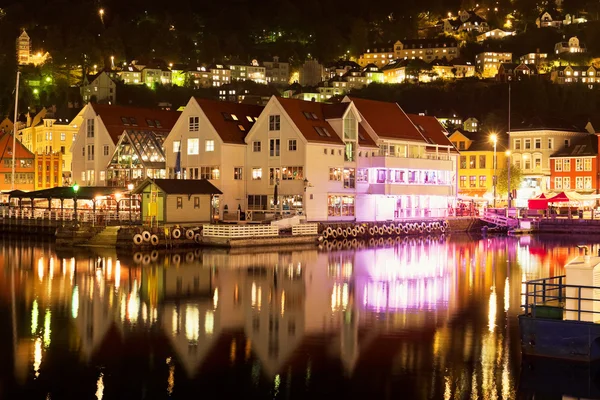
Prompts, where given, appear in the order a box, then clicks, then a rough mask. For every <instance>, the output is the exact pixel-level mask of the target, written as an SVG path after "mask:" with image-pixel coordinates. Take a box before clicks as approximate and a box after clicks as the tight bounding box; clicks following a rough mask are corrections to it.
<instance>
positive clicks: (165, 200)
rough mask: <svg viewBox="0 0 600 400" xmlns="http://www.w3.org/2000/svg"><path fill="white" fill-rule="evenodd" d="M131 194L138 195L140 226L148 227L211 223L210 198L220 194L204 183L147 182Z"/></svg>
mask: <svg viewBox="0 0 600 400" xmlns="http://www.w3.org/2000/svg"><path fill="white" fill-rule="evenodd" d="M132 193H133V194H139V195H140V198H141V206H140V210H141V213H142V214H141V216H142V222H143V223H144V224H146V225H150V226H152V225H155V224H161V225H162V224H167V225H173V224H188V223H189V224H191V223H196V224H197V223H202V222H211V221H212V216H211V209H212V203H213V202H212V197H213V196H214V195H219V194H222V193H221V191H220V190H219V189H217V188H216V187H215V186H214V185H213V184H212V183H210V182H209V181H208V180H206V179H200V180H178V179H151V178H147V179H146V180H144V181H143V182H142V183H140V184H139V185H138V186H137V187H136V188H135V189H134V190H133V191H132Z"/></svg>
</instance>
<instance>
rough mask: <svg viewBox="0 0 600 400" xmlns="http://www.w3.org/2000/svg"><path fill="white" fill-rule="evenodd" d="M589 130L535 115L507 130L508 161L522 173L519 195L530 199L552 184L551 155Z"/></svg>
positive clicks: (567, 146)
mask: <svg viewBox="0 0 600 400" xmlns="http://www.w3.org/2000/svg"><path fill="white" fill-rule="evenodd" d="M586 135H588V132H587V131H586V130H585V129H583V128H579V127H577V126H574V125H572V124H570V123H569V122H567V121H564V120H561V119H559V118H541V117H535V118H532V119H529V120H525V121H522V122H520V123H516V124H515V125H514V126H513V127H512V129H511V132H510V141H509V149H510V151H511V162H512V163H513V164H514V165H515V166H517V167H519V168H520V169H521V171H522V173H523V182H522V183H521V187H520V188H519V191H518V192H517V196H518V198H519V199H529V198H531V197H533V196H535V195H537V194H539V193H540V192H546V191H548V190H550V189H551V188H552V186H551V183H550V176H551V164H550V157H551V156H552V155H553V154H555V153H556V152H557V151H560V150H563V149H564V148H569V147H571V145H572V143H573V142H574V141H575V140H577V139H579V138H582V137H584V136H586Z"/></svg>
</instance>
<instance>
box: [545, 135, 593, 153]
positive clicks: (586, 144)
mask: <svg viewBox="0 0 600 400" xmlns="http://www.w3.org/2000/svg"><path fill="white" fill-rule="evenodd" d="M597 155H598V136H597V135H592V134H590V135H586V136H584V137H581V138H577V139H575V140H573V143H571V145H570V146H569V147H563V148H562V149H560V150H558V151H557V152H555V153H554V154H552V155H551V156H550V157H592V156H597Z"/></svg>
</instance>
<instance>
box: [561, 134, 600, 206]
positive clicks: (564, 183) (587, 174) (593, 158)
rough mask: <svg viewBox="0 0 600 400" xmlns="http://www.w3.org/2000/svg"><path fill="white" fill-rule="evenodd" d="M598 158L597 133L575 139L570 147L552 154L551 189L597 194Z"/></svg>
mask: <svg viewBox="0 0 600 400" xmlns="http://www.w3.org/2000/svg"><path fill="white" fill-rule="evenodd" d="M597 158H598V136H597V135H595V134H588V135H585V136H582V137H580V138H576V139H573V143H571V144H570V145H569V146H568V147H564V148H562V149H560V150H558V151H556V152H555V153H554V154H552V155H551V156H550V190H554V191H558V192H560V191H565V192H568V191H576V192H577V193H580V194H597V193H598V189H599V188H600V186H599V185H598V183H599V182H598V179H599V178H598V162H597Z"/></svg>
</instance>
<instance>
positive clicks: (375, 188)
mask: <svg viewBox="0 0 600 400" xmlns="http://www.w3.org/2000/svg"><path fill="white" fill-rule="evenodd" d="M369 194H383V195H414V194H419V195H429V196H451V195H453V188H452V185H449V184H448V185H434V184H431V185H428V184H419V183H416V184H398V183H371V184H369Z"/></svg>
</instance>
